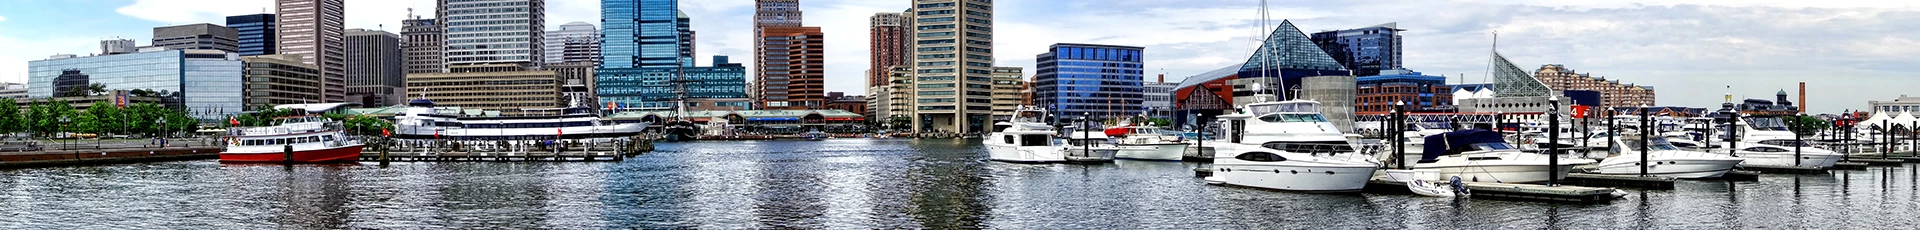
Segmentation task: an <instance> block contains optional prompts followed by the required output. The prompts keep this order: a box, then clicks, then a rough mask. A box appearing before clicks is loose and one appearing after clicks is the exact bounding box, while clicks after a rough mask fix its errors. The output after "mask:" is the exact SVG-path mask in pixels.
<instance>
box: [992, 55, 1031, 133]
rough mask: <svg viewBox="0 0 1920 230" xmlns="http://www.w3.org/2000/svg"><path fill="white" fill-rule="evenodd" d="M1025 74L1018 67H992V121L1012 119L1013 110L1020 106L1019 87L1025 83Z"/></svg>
mask: <svg viewBox="0 0 1920 230" xmlns="http://www.w3.org/2000/svg"><path fill="white" fill-rule="evenodd" d="M1025 74H1026V71H1025V70H1024V69H1021V68H1020V67H993V121H995V122H1000V121H1008V120H1011V119H1013V111H1014V110H1016V109H1019V108H1020V99H1021V97H1022V95H1021V94H1020V88H1022V87H1024V86H1025V85H1026V83H1027V80H1026V75H1025Z"/></svg>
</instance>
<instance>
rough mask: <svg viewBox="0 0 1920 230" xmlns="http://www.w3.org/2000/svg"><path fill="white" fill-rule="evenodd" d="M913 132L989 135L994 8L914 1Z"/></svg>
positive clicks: (956, 0)
mask: <svg viewBox="0 0 1920 230" xmlns="http://www.w3.org/2000/svg"><path fill="white" fill-rule="evenodd" d="M911 12H912V13H911V14H908V15H909V17H911V18H912V20H906V21H907V22H909V23H911V24H912V27H910V28H912V30H911V32H910V34H913V46H914V49H913V54H914V56H913V59H912V60H913V61H912V65H911V66H912V68H913V69H914V81H913V83H914V84H917V85H915V86H914V88H913V94H914V98H916V99H915V101H914V106H913V107H914V108H913V109H914V118H913V126H912V127H914V130H918V131H917V132H922V133H933V132H941V133H973V132H986V131H987V128H990V126H988V122H987V121H988V120H987V119H988V114H989V113H991V111H992V110H993V103H992V102H991V100H992V97H993V92H992V89H993V86H992V84H993V78H992V77H991V75H992V74H993V3H991V2H988V1H963V0H916V1H914V6H913V9H912V10H911Z"/></svg>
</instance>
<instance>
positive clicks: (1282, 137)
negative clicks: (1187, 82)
mask: <svg viewBox="0 0 1920 230" xmlns="http://www.w3.org/2000/svg"><path fill="white" fill-rule="evenodd" d="M1319 107H1320V103H1319V102H1314V101H1306V100H1292V101H1284V102H1262V103H1254V104H1249V105H1247V107H1246V112H1245V113H1241V114H1234V115H1225V116H1220V118H1221V119H1225V120H1226V122H1227V124H1228V125H1226V126H1225V127H1226V129H1225V130H1226V132H1225V133H1226V135H1225V136H1222V137H1221V138H1220V140H1217V141H1207V143H1206V145H1207V146H1212V147H1213V148H1214V150H1215V151H1217V152H1218V153H1219V155H1217V156H1215V157H1214V160H1213V167H1214V172H1213V176H1210V177H1207V178H1206V181H1208V182H1209V183H1219V184H1226V185H1235V186H1246V187H1255V188H1265V189H1277V190H1288V191H1301V192H1353V191H1359V190H1360V189H1361V188H1363V187H1366V185H1367V180H1368V179H1370V178H1372V177H1373V171H1374V170H1375V169H1377V168H1379V167H1380V162H1379V161H1375V160H1374V159H1373V158H1372V157H1369V156H1366V155H1364V154H1360V153H1359V152H1357V151H1355V150H1354V146H1353V144H1351V143H1349V142H1347V139H1346V137H1345V135H1344V134H1343V133H1341V132H1340V130H1339V129H1338V128H1335V127H1334V126H1333V123H1329V122H1327V119H1326V117H1325V116H1323V115H1321V114H1320V110H1319Z"/></svg>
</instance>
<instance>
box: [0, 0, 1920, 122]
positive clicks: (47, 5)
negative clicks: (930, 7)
mask: <svg viewBox="0 0 1920 230" xmlns="http://www.w3.org/2000/svg"><path fill="white" fill-rule="evenodd" d="M681 2H682V3H681V4H682V7H683V10H685V11H686V12H687V14H688V15H689V16H690V17H692V18H693V24H694V29H695V30H696V31H699V33H700V35H699V41H698V44H697V46H698V47H697V49H698V50H699V53H700V54H698V55H699V56H700V57H699V58H696V60H702V61H705V60H708V59H707V58H706V56H710V55H718V54H725V55H732V56H735V57H734V60H737V62H750V61H748V60H747V57H745V56H750V54H751V53H749V52H747V51H748V50H749V49H750V48H751V45H750V44H749V41H750V39H751V37H749V33H750V32H751V28H750V27H749V26H750V20H751V15H752V10H753V9H752V1H750V0H682V1H681ZM909 2H910V1H908V0H802V5H801V8H802V10H803V11H805V16H806V22H805V24H806V25H808V26H819V27H823V28H824V30H825V32H826V33H827V47H828V48H827V49H828V50H829V51H828V52H829V53H828V56H827V59H828V61H827V64H828V65H827V69H828V71H827V72H828V75H829V76H828V77H829V81H828V82H829V83H828V90H830V91H843V92H863V91H865V90H864V89H862V86H863V85H865V84H864V82H862V81H863V78H861V77H860V76H861V75H862V73H863V72H864V71H866V69H867V64H866V63H867V60H868V57H867V54H866V47H867V17H868V16H871V15H873V13H877V12H898V11H901V10H904V9H905V8H906V7H908V5H909ZM1674 2H1675V1H1651V0H1618V1H1571V0H1532V1H1507V0H1449V1H1386V0H1352V1H1281V0H1276V1H1271V3H1270V5H1271V6H1272V9H1271V12H1272V15H1273V17H1274V20H1276V21H1275V22H1276V23H1275V24H1277V20H1279V19H1290V20H1292V21H1293V22H1294V23H1295V24H1296V25H1298V26H1299V27H1300V28H1301V29H1303V30H1306V31H1308V32H1313V31H1321V30H1334V29H1343V28H1353V27H1361V26H1369V25H1375V24H1381V23H1386V22H1398V23H1399V26H1400V27H1401V28H1404V29H1407V32H1405V34H1404V36H1405V48H1404V52H1405V55H1406V56H1405V57H1404V59H1405V62H1406V64H1405V66H1406V67H1407V68H1409V69H1413V70H1415V71H1422V72H1426V73H1428V74H1431V75H1446V76H1448V77H1450V79H1452V80H1453V81H1455V82H1459V81H1462V80H1461V79H1465V81H1466V82H1479V81H1480V80H1479V79H1482V77H1483V76H1485V74H1486V73H1485V72H1486V71H1485V69H1486V66H1487V50H1488V48H1489V46H1490V45H1491V43H1492V42H1493V41H1492V39H1493V38H1492V36H1491V33H1492V32H1494V31H1499V33H1500V52H1501V53H1502V54H1504V55H1506V56H1507V57H1508V58H1509V59H1511V60H1513V61H1514V62H1515V64H1518V65H1520V66H1522V68H1526V69H1528V70H1532V69H1533V68H1536V67H1539V66H1540V65H1542V64H1564V65H1566V66H1567V67H1570V68H1573V69H1575V70H1578V71H1581V72H1585V73H1590V74H1593V75H1595V76H1605V77H1608V78H1609V79H1619V80H1621V81H1623V82H1630V83H1639V84H1643V85H1652V86H1654V87H1656V88H1657V89H1658V90H1659V96H1658V101H1659V102H1660V104H1663V105H1683V106H1693V107H1714V106H1717V105H1718V103H1719V102H1720V98H1721V95H1722V94H1729V93H1730V94H1733V95H1734V96H1735V97H1766V98H1770V97H1771V96H1772V95H1773V93H1774V92H1775V91H1778V90H1781V89H1786V90H1788V91H1790V92H1791V91H1795V90H1794V89H1792V88H1793V87H1795V85H1796V83H1797V82H1799V81H1807V82H1808V84H1809V94H1810V95H1809V97H1808V98H1809V100H1810V102H1803V103H1806V104H1809V106H1810V107H1809V108H1811V109H1813V110H1814V111H1815V112H1838V111H1840V110H1842V109H1847V108H1859V107H1865V106H1866V101H1867V100H1889V99H1892V98H1894V97H1897V96H1900V95H1903V94H1912V95H1915V96H1920V90H1916V89H1920V87H1914V86H1916V85H1920V84H1916V83H1920V78H1916V77H1915V76H1914V74H1912V73H1911V71H1909V69H1913V68H1914V67H1916V65H1920V57H1916V55H1915V54H1920V40H1916V39H1920V8H1916V5H1920V2H1911V1H1855V0H1828V1H1783V0H1744V1H1742V0H1704V1H1686V3H1685V4H1686V5H1676V4H1677V3H1674ZM547 4H548V22H547V26H548V27H557V26H559V25H560V24H564V23H566V22H572V21H587V22H594V23H595V24H598V22H597V21H598V20H599V19H598V11H597V8H598V6H599V5H598V4H599V1H597V0H548V1H547ZM1258 4H1259V1H1257V0H1207V1H1168V0H1044V1H1043V0H1006V1H999V2H998V5H997V6H996V12H995V16H996V18H995V21H996V25H995V28H996V39H995V51H996V53H995V58H996V59H998V60H996V62H997V63H996V64H997V65H1000V66H1017V67H1025V68H1029V69H1030V68H1033V57H1034V55H1037V54H1039V53H1042V52H1044V51H1045V50H1046V47H1047V45H1050V44H1053V43H1096V44H1114V45H1131V46H1143V47H1146V48H1147V51H1146V56H1147V63H1146V65H1147V72H1148V73H1149V75H1148V76H1147V79H1149V80H1152V79H1153V78H1154V75H1157V74H1159V73H1165V74H1167V78H1168V81H1178V80H1179V79H1182V78H1184V77H1185V76H1188V75H1193V74H1197V73H1201V72H1204V71H1207V70H1212V69H1216V68H1219V67H1221V66H1226V65H1229V64H1232V63H1237V62H1242V61H1244V60H1245V59H1246V57H1247V55H1248V54H1249V53H1250V51H1251V50H1252V49H1255V47H1254V46H1253V42H1254V40H1256V39H1257V37H1256V36H1260V35H1264V34H1265V30H1268V29H1263V28H1257V27H1258V26H1257V25H1258V22H1259V21H1258V15H1257V13H1258V12H1257V10H1256V8H1257V6H1258ZM271 5H272V1H271V0H9V1H7V3H6V6H5V7H0V50H5V52H0V81H8V82H22V81H25V77H24V75H25V73H26V62H27V61H29V60H38V59H44V58H46V57H47V56H49V55H54V54H82V55H84V54H88V53H95V52H98V50H97V49H98V48H97V46H98V45H97V44H98V43H97V42H98V41H99V40H101V39H105V38H111V37H124V38H130V39H134V40H136V41H139V43H140V44H142V45H145V44H147V43H148V42H149V36H150V34H151V30H152V27H156V26H166V25H178V24H189V23H200V22H205V23H215V24H222V23H223V22H224V19H223V17H224V16H227V15H239V14H250V13H258V12H262V11H263V10H266V11H269V12H270V11H271V8H269V7H271ZM409 7H411V8H414V9H415V11H416V12H421V13H422V14H427V12H431V11H432V7H433V0H386V1H364V0H349V1H348V3H347V24H348V25H347V27H348V28H369V29H373V28H377V27H380V26H381V25H382V24H384V25H386V28H391V29H389V30H390V31H392V30H397V26H395V25H396V24H398V22H399V20H401V19H403V18H405V17H406V14H407V8H409ZM701 64H702V65H705V64H709V63H701ZM748 64H749V65H751V63H748ZM1461 76H1465V77H1464V78H1462V77H1461ZM1729 85H1731V86H1732V87H1733V89H1734V90H1733V91H1728V90H1727V89H1726V87H1727V86H1729Z"/></svg>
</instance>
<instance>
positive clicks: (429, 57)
mask: <svg viewBox="0 0 1920 230" xmlns="http://www.w3.org/2000/svg"><path fill="white" fill-rule="evenodd" d="M400 24H401V27H400V36H401V37H403V39H405V40H403V41H401V42H400V47H401V48H400V49H401V50H403V51H402V53H401V54H400V55H401V59H405V60H406V61H407V65H406V71H407V73H439V72H446V71H447V59H446V55H447V53H446V50H447V45H446V43H445V42H446V41H447V40H446V39H447V34H446V33H442V31H443V30H442V29H441V28H440V22H439V21H438V20H434V19H432V18H428V19H420V18H418V17H415V18H414V19H407V20H401V21H400Z"/></svg>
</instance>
